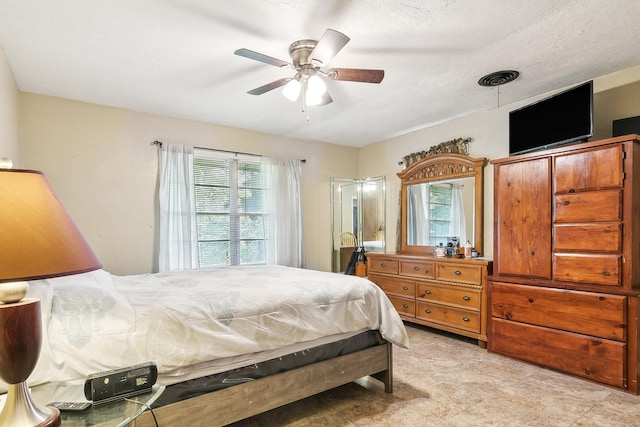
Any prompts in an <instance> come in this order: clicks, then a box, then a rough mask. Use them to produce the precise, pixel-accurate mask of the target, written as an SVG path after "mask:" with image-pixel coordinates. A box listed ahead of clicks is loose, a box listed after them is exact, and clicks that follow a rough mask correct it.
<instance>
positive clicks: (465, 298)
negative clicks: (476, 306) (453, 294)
mask: <svg viewBox="0 0 640 427" xmlns="http://www.w3.org/2000/svg"><path fill="white" fill-rule="evenodd" d="M462 299H463V300H465V301H471V297H469V296H466V295H465V296H463V297H462Z"/></svg>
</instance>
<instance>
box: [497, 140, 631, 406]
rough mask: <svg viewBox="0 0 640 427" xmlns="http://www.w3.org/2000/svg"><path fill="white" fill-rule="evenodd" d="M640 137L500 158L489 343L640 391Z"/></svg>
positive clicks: (505, 351)
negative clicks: (639, 349) (639, 373)
mask: <svg viewBox="0 0 640 427" xmlns="http://www.w3.org/2000/svg"><path fill="white" fill-rule="evenodd" d="M639 139H640V137H639V136H638V135H627V136H621V137H616V138H611V139H605V140H600V141H594V142H588V143H581V144H574V145H570V146H564V147H559V148H555V149H551V150H546V151H538V152H533V153H528V154H523V155H518V156H512V157H508V158H504V159H498V160H494V161H492V162H491V163H492V164H493V166H494V264H493V274H492V275H491V276H490V277H489V278H488V279H489V300H488V305H489V311H490V313H489V327H488V349H489V351H491V352H495V353H500V354H503V355H507V356H511V357H514V358H518V359H521V360H525V361H528V362H532V363H534V364H538V365H542V366H545V367H548V368H552V369H555V370H559V371H562V372H565V373H568V374H572V375H575V376H579V377H582V378H586V379H589V380H592V381H595V382H599V383H603V384H607V385H609V386H613V387H616V388H619V389H621V390H625V391H628V392H631V393H634V394H638V364H639V359H638V355H639V353H638V345H639V340H638V315H639V304H638V302H639V296H640V140H639Z"/></svg>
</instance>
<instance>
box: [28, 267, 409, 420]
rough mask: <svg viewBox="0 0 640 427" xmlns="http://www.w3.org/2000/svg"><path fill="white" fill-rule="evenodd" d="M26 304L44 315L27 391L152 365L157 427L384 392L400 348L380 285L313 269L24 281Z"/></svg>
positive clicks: (399, 327) (400, 329) (396, 320)
mask: <svg viewBox="0 0 640 427" xmlns="http://www.w3.org/2000/svg"><path fill="white" fill-rule="evenodd" d="M29 296H31V297H37V298H40V299H41V301H42V303H41V304H42V311H43V345H42V352H41V357H40V361H39V363H38V366H37V367H36V369H35V370H34V372H33V374H32V375H31V377H30V378H29V384H30V385H31V386H34V385H37V384H40V383H45V382H53V381H68V380H77V379H82V378H85V377H86V376H87V375H88V374H90V373H93V372H99V371H104V370H110V369H117V368H121V367H125V366H130V365H135V364H138V363H141V362H146V361H153V362H155V363H156V365H157V367H158V373H159V375H158V382H160V383H162V384H165V385H166V386H167V389H166V390H165V393H166V395H165V393H163V396H161V399H160V400H159V402H158V403H157V405H158V406H157V407H155V408H154V414H155V416H156V418H157V421H158V424H159V425H161V426H162V425H177V424H178V423H179V424H181V425H187V424H189V423H192V424H193V425H200V424H201V423H202V420H203V419H207V420H208V421H207V425H225V424H229V423H231V422H234V421H237V420H240V419H243V418H246V417H249V416H252V415H255V414H258V413H261V412H264V411H266V410H269V409H273V408H275V407H279V406H282V405H284V404H287V403H290V402H292V401H295V400H299V399H302V398H304V397H308V396H311V395H313V394H317V393H319V392H322V391H324V390H328V389H330V388H334V387H337V386H340V385H342V384H345V383H348V382H351V381H353V380H355V379H358V378H361V377H363V376H368V375H372V376H374V377H375V378H378V379H380V380H381V381H383V383H384V386H385V391H387V392H389V393H390V392H392V387H393V386H392V345H398V346H401V347H406V346H407V335H406V331H405V329H404V325H403V323H402V321H401V320H400V317H399V316H398V314H397V312H396V311H395V309H394V308H393V306H392V305H391V303H390V302H389V300H388V299H387V298H386V296H385V295H384V293H383V292H382V291H381V290H380V289H379V288H378V287H377V286H376V285H374V284H373V283H371V282H370V281H368V280H366V279H363V278H359V277H355V276H345V275H340V274H335V273H327V272H318V271H313V270H305V269H294V268H289V267H282V266H241V267H223V268H216V269H206V270H198V271H191V272H175V273H164V274H161V273H158V274H144V275H135V276H115V275H111V274H109V273H108V272H106V271H104V270H98V271H94V272H91V273H85V274H81V275H75V276H69V277H61V278H55V279H48V280H41V281H34V282H30V290H29ZM274 363H275V365H274ZM278 364H280V365H278ZM257 368H260V369H257ZM262 368H265V369H262ZM248 371H251V372H250V373H249V374H248V373H247V372H248ZM254 371H255V372H256V374H257V375H256V376H253V372H254ZM229 372H232V373H233V372H235V373H236V374H237V375H236V376H235V377H233V376H229V374H228V373H229ZM220 378H221V379H220ZM192 384H193V385H195V387H191V385H192ZM203 384H204V385H203ZM221 384H222V386H221ZM194 389H195V390H196V391H195V392H194V391H193V390H194ZM176 390H177V391H176ZM166 396H169V397H168V398H167V397H166ZM210 416H211V417H213V418H209V417H210ZM136 425H138V426H140V425H141V426H146V425H149V426H153V425H155V421H154V420H153V418H152V417H151V416H150V415H149V414H148V413H147V414H145V415H143V416H142V417H141V418H140V419H139V420H138V421H137V423H136Z"/></svg>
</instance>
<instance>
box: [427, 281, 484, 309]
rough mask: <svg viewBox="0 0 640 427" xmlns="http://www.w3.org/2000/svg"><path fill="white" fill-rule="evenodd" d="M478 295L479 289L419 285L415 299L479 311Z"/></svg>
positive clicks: (429, 284) (428, 284)
mask: <svg viewBox="0 0 640 427" xmlns="http://www.w3.org/2000/svg"><path fill="white" fill-rule="evenodd" d="M480 294H481V292H480V290H479V289H467V288H457V287H453V286H442V285H434V284H431V283H419V284H418V294H417V297H418V298H422V299H425V300H430V301H435V302H442V303H444V304H454V305H457V306H460V307H462V308H466V309H469V310H480Z"/></svg>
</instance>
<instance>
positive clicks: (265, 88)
mask: <svg viewBox="0 0 640 427" xmlns="http://www.w3.org/2000/svg"><path fill="white" fill-rule="evenodd" d="M290 80H291V77H285V78H283V79H280V80H276V81H274V82H271V83H267V84H266V85H264V86H260V87H257V88H255V89H252V90H250V91H249V92H247V93H248V94H249V95H262V94H263V93H265V92H269V91H270V90H273V89H277V88H279V87H280V86H284V85H286V84H287V83H288V82H289V81H290Z"/></svg>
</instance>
